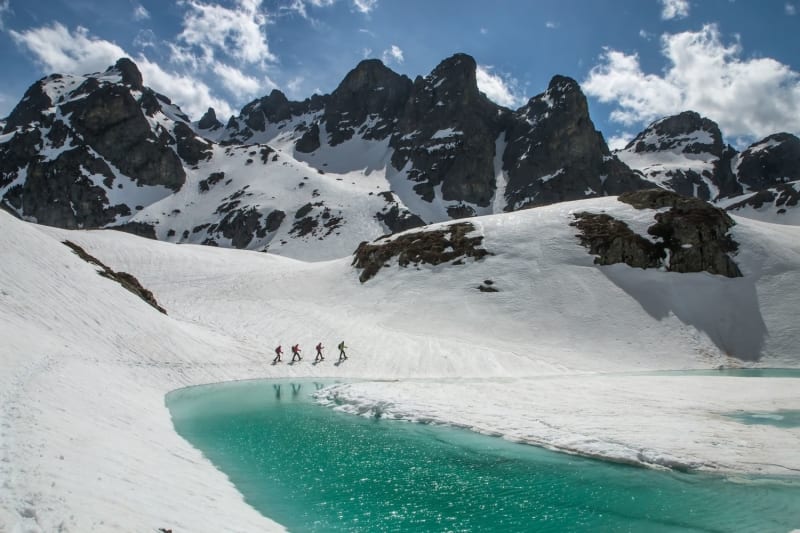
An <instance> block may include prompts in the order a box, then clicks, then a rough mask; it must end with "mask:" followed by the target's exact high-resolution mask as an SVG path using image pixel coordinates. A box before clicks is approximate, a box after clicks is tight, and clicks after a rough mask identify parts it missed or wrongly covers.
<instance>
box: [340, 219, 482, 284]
mask: <svg viewBox="0 0 800 533" xmlns="http://www.w3.org/2000/svg"><path fill="white" fill-rule="evenodd" d="M474 231H475V226H474V225H473V224H472V223H471V222H457V223H454V224H449V225H447V226H445V227H444V228H442V229H437V230H427V231H411V232H406V233H402V234H400V235H395V236H392V237H389V238H387V239H379V240H378V241H376V242H374V243H367V242H362V243H361V244H360V245H359V247H358V249H357V250H356V251H355V253H354V254H353V255H354V258H353V266H355V267H356V268H359V269H363V270H362V272H361V275H360V276H359V277H358V279H359V280H360V281H361V283H364V282H365V281H368V280H369V279H371V278H372V277H374V276H375V274H377V273H378V271H379V270H380V269H381V267H384V266H388V264H389V262H390V261H392V259H393V258H394V257H397V264H398V265H400V266H401V267H406V266H408V265H409V264H413V265H414V266H417V265H419V264H428V265H439V264H442V263H447V262H449V261H454V260H458V259H460V258H462V257H472V258H473V259H475V260H479V259H482V258H483V257H485V256H486V255H491V252H489V251H487V250H485V249H483V248H479V246H480V245H481V243H482V242H483V237H482V236H480V235H478V236H469V234H470V233H472V232H474ZM454 264H455V263H454Z"/></svg>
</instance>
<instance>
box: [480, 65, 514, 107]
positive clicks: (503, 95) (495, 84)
mask: <svg viewBox="0 0 800 533" xmlns="http://www.w3.org/2000/svg"><path fill="white" fill-rule="evenodd" d="M475 75H476V77H477V81H478V89H479V90H480V91H481V92H483V94H485V95H486V97H487V98H489V100H492V101H493V102H496V103H498V104H500V105H502V106H506V107H518V106H520V105H522V104H523V103H525V97H523V96H521V95H519V94H518V92H517V85H518V83H517V80H515V79H514V78H512V77H511V76H503V75H500V74H493V73H492V67H491V66H487V65H478V68H477V70H476V71H475Z"/></svg>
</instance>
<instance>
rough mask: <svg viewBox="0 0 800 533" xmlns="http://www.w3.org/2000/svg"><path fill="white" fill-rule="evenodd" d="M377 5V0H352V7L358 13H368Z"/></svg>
mask: <svg viewBox="0 0 800 533" xmlns="http://www.w3.org/2000/svg"><path fill="white" fill-rule="evenodd" d="M377 5H378V0H353V7H354V8H356V11H358V12H359V13H364V14H365V15H366V14H368V13H369V12H370V11H372V10H373V9H375V6H377Z"/></svg>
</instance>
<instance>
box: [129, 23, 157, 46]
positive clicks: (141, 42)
mask: <svg viewBox="0 0 800 533" xmlns="http://www.w3.org/2000/svg"><path fill="white" fill-rule="evenodd" d="M133 46H135V47H137V48H142V49H144V48H153V49H155V48H156V34H155V33H153V30H151V29H149V28H147V29H144V30H139V32H138V33H137V34H136V37H134V39H133Z"/></svg>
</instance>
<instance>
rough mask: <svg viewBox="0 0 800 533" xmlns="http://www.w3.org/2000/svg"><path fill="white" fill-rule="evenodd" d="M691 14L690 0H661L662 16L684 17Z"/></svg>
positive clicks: (663, 17) (668, 18)
mask: <svg viewBox="0 0 800 533" xmlns="http://www.w3.org/2000/svg"><path fill="white" fill-rule="evenodd" d="M688 16H689V0H661V18H662V19H664V20H671V19H682V18H686V17H688Z"/></svg>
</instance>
